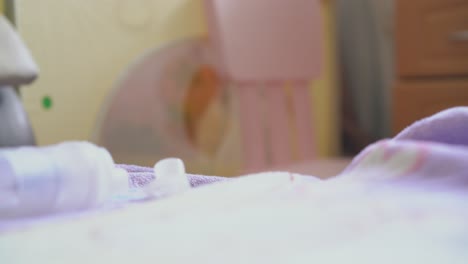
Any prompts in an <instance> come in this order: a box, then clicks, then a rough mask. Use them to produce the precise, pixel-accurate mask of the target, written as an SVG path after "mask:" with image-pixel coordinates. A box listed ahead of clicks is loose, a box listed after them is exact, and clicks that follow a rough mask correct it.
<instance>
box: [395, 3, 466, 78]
mask: <svg viewBox="0 0 468 264" xmlns="http://www.w3.org/2000/svg"><path fill="white" fill-rule="evenodd" d="M396 14H397V36H396V38H397V60H398V62H397V65H398V71H399V74H400V75H401V76H407V77H410V76H428V75H430V76H434V75H436V76H457V75H468V0H399V1H397V12H396Z"/></svg>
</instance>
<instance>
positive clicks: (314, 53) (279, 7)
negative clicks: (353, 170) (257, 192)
mask: <svg viewBox="0 0 468 264" xmlns="http://www.w3.org/2000/svg"><path fill="white" fill-rule="evenodd" d="M205 4H206V10H207V13H208V21H209V23H208V25H209V34H210V37H211V40H212V42H213V45H214V46H215V49H216V51H217V53H218V54H219V58H220V65H221V69H220V70H221V74H222V76H224V77H225V78H226V79H227V81H229V82H231V83H232V84H233V86H234V87H235V92H236V93H237V96H238V98H239V110H240V119H241V130H242V137H243V141H244V142H243V146H244V154H245V167H246V169H247V170H248V171H258V170H264V169H266V168H268V167H272V166H282V165H287V164H290V163H291V162H292V161H294V160H295V158H298V159H301V160H304V159H313V158H314V157H315V155H316V146H315V142H314V138H315V136H314V129H313V125H312V124H313V120H312V116H311V105H310V104H311V100H310V95H309V82H310V80H311V79H313V78H316V77H317V76H318V75H319V73H320V70H321V67H322V63H323V56H322V53H323V52H322V48H323V47H322V45H323V43H322V42H323V38H322V20H321V16H320V2H319V1H318V0H288V1H285V0H253V1H250V0H232V1H230V0H205ZM286 84H290V86H291V90H290V93H286V89H285V87H286ZM262 94H263V96H262ZM288 94H289V95H290V96H288ZM262 105H263V109H262ZM290 113H292V116H294V118H293V119H291V118H290ZM291 121H292V123H293V124H294V125H293V126H291ZM291 127H294V129H293V131H290V130H291V129H290V128H291ZM291 138H296V139H297V140H296V141H297V142H296V144H297V150H298V151H297V154H296V155H297V156H298V157H295V156H296V155H294V151H293V147H292V145H293V144H291V143H290V139H291ZM270 154H271V155H270Z"/></svg>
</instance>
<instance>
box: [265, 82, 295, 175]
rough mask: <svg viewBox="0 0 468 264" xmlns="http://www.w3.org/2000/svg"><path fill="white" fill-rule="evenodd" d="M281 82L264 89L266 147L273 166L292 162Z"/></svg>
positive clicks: (285, 99)
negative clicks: (266, 123) (267, 146)
mask: <svg viewBox="0 0 468 264" xmlns="http://www.w3.org/2000/svg"><path fill="white" fill-rule="evenodd" d="M284 88H285V84H284V83H283V82H279V83H274V84H268V85H267V86H266V87H265V99H266V102H267V107H266V111H265V112H266V115H267V116H266V118H265V119H266V120H267V122H268V126H267V131H268V133H267V134H268V139H269V141H268V143H269V144H268V145H269V146H270V153H271V163H272V165H273V166H281V165H286V164H288V163H289V162H291V161H292V150H291V144H290V133H289V131H290V129H289V128H290V124H289V122H288V120H289V116H288V104H287V101H288V100H287V99H288V98H287V96H286V91H285V89H284Z"/></svg>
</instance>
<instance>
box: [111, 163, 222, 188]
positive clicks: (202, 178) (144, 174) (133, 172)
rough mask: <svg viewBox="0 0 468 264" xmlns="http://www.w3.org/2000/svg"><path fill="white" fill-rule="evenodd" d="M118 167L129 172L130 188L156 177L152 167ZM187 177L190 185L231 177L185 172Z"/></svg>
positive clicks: (122, 165)
mask: <svg viewBox="0 0 468 264" xmlns="http://www.w3.org/2000/svg"><path fill="white" fill-rule="evenodd" d="M116 166H117V167H118V168H121V169H124V170H126V171H127V172H128V174H129V177H130V178H129V184H130V188H140V187H143V186H145V185H147V184H149V183H150V182H151V181H153V180H155V179H156V178H157V175H154V172H153V168H150V167H143V166H137V165H129V164H117V165H116ZM187 178H188V180H189V182H190V185H191V186H192V187H198V186H201V185H206V184H212V183H215V182H220V181H227V180H230V179H231V178H225V177H219V176H206V175H196V174H187Z"/></svg>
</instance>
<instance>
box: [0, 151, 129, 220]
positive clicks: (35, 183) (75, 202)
mask: <svg viewBox="0 0 468 264" xmlns="http://www.w3.org/2000/svg"><path fill="white" fill-rule="evenodd" d="M126 189H128V175H127V174H126V172H125V171H124V170H121V169H117V168H115V164H114V161H113V160H112V157H111V155H110V154H109V152H107V150H105V149H104V148H101V147H98V146H95V145H93V144H91V143H88V142H65V143H61V144H58V145H52V146H47V147H19V148H5V149H0V196H1V197H2V199H0V218H1V217H17V216H26V215H27V216H31V215H38V214H44V213H53V212H61V211H70V210H79V209H84V208H89V207H93V206H97V205H100V204H102V203H103V202H104V201H106V200H107V199H109V197H110V196H111V195H112V194H114V193H116V192H120V191H123V190H126ZM4 198H5V199H4Z"/></svg>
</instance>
